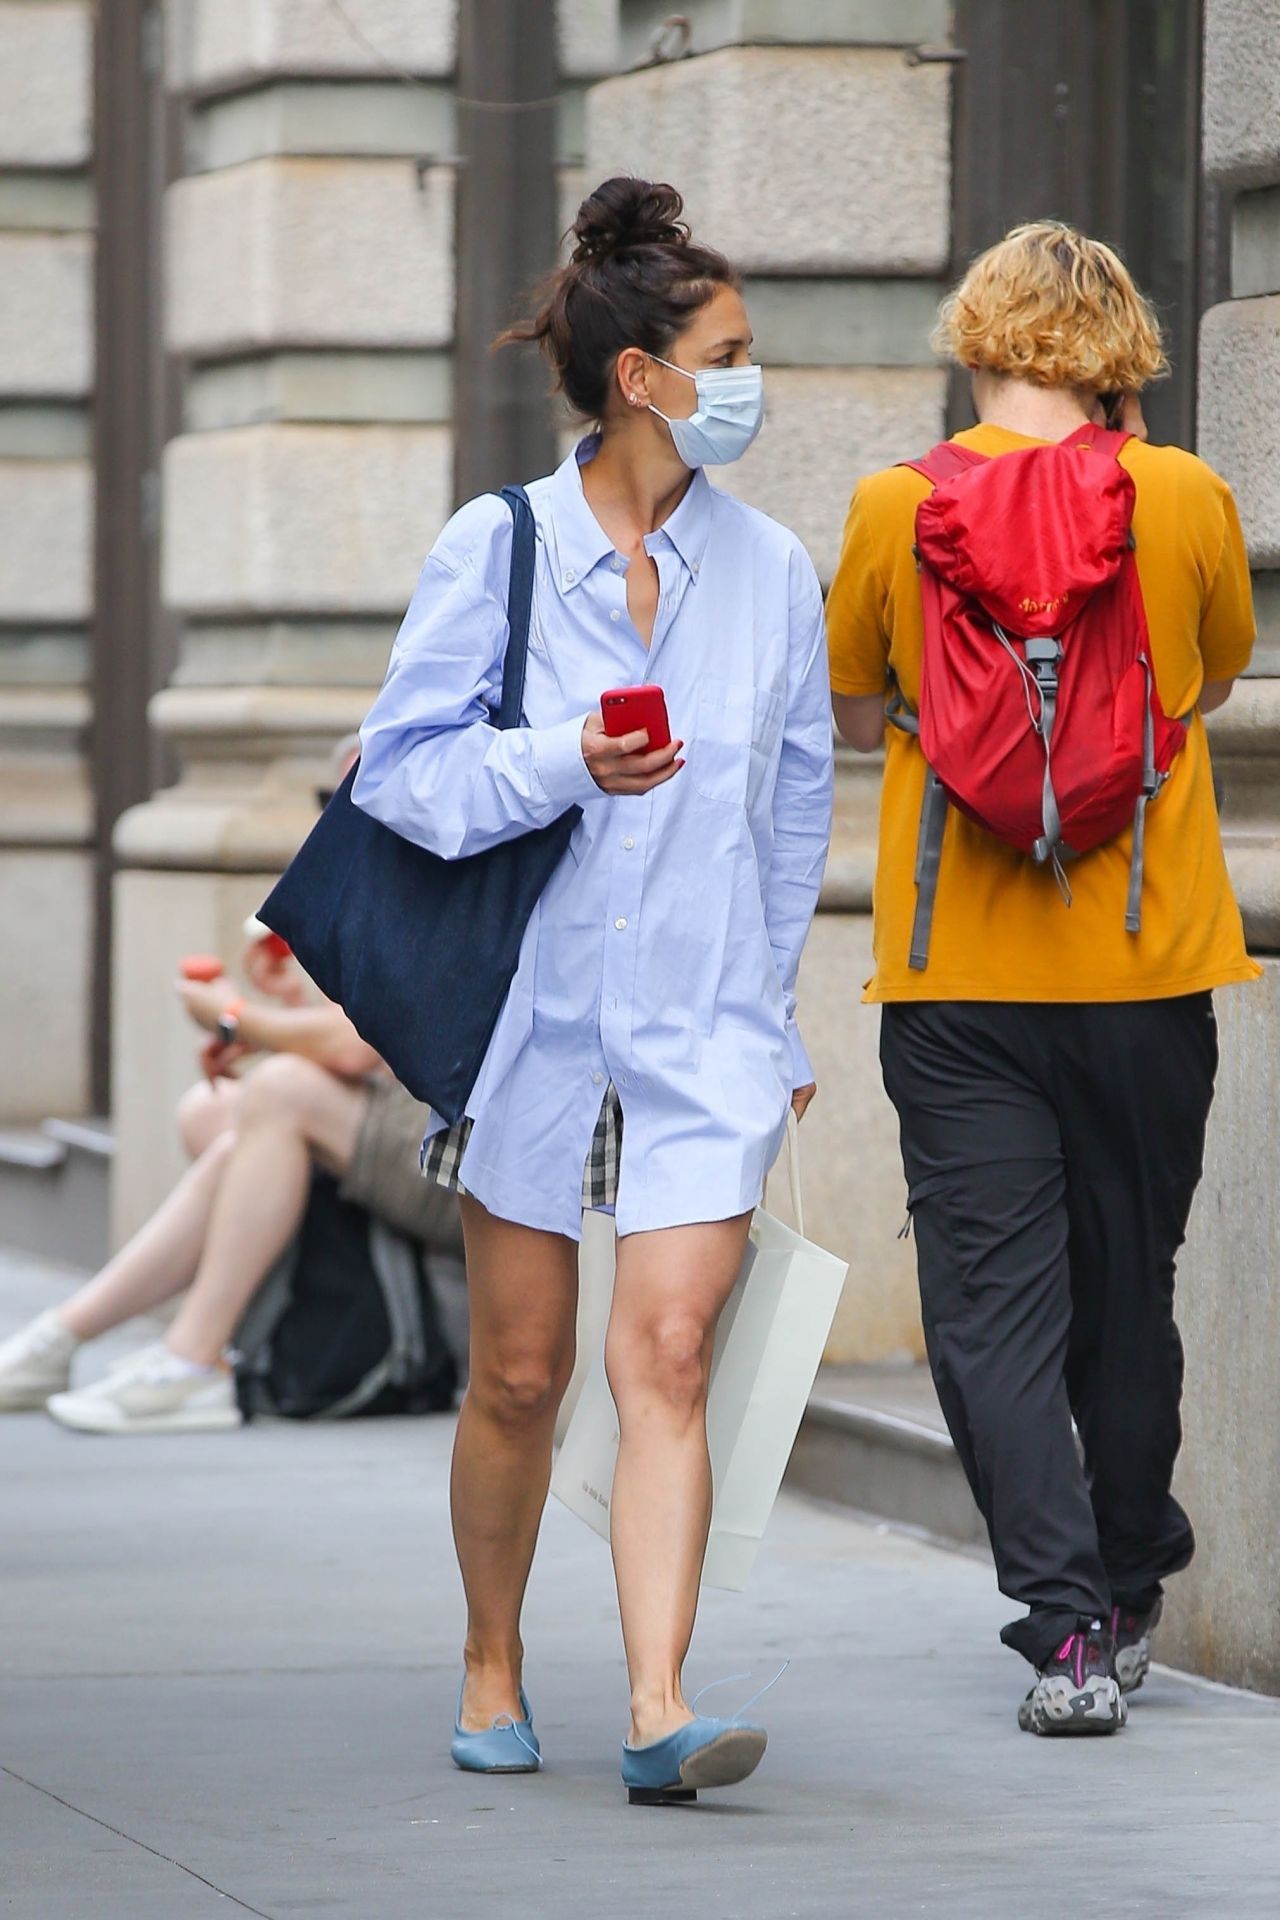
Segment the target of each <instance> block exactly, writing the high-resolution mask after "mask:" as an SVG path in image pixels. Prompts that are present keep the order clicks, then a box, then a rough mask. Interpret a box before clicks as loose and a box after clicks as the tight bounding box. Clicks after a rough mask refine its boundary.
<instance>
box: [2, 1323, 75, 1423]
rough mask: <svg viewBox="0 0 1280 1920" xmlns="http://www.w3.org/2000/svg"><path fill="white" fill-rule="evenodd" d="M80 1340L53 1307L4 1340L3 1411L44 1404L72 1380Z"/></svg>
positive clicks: (19, 1411) (22, 1409) (13, 1410)
mask: <svg viewBox="0 0 1280 1920" xmlns="http://www.w3.org/2000/svg"><path fill="white" fill-rule="evenodd" d="M79 1344H80V1342H79V1341H78V1340H77V1339H76V1337H75V1335H74V1333H71V1332H69V1331H68V1329H67V1327H66V1326H65V1325H64V1323H63V1320H62V1316H61V1315H60V1314H59V1313H57V1312H55V1310H54V1309H53V1308H52V1307H50V1308H49V1310H48V1312H47V1313H42V1314H41V1315H40V1316H39V1318H38V1319H35V1320H30V1321H28V1323H27V1325H26V1326H25V1327H20V1328H19V1329H18V1331H17V1333H15V1334H13V1335H11V1336H10V1338H9V1339H8V1340H3V1341H0V1413H23V1412H25V1411H27V1410H28V1409H29V1408H32V1407H42V1406H43V1405H44V1403H45V1401H46V1400H47V1399H48V1398H49V1396H50V1394H51V1393H61V1392H62V1391H63V1390H64V1388H66V1387H67V1386H69V1385H70V1383H71V1356H72V1354H73V1353H74V1352H75V1350H76V1348H77V1347H78V1346H79Z"/></svg>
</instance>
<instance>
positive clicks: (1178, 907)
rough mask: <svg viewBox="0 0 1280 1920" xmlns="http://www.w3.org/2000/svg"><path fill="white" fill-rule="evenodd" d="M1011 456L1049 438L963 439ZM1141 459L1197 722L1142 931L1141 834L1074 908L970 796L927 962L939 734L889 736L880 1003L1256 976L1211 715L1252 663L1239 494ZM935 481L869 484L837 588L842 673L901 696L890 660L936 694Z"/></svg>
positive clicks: (1132, 465) (1143, 578)
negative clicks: (1221, 802) (1133, 922)
mask: <svg viewBox="0 0 1280 1920" xmlns="http://www.w3.org/2000/svg"><path fill="white" fill-rule="evenodd" d="M956 438H957V440H958V441H959V442H960V444H961V445H962V446H966V447H973V448H974V449H976V451H977V452H979V453H984V454H988V455H998V454H1002V453H1008V452H1012V451H1013V450H1014V449H1016V448H1018V447H1026V446H1034V445H1036V444H1038V443H1037V442H1035V441H1033V440H1028V439H1027V438H1026V437H1025V436H1024V435H1022V434H1017V433H1010V432H1008V431H1007V430H1006V429H1005V428H1003V427H990V426H979V427H973V428H970V429H969V430H968V431H967V432H964V433H960V434H957V435H956ZM1120 458H1121V461H1122V463H1123V465H1124V466H1125V467H1126V468H1127V469H1128V470H1129V472H1130V473H1131V474H1132V476H1133V480H1134V485H1135V488H1136V492H1137V501H1136V505H1135V508H1134V516H1133V531H1134V538H1135V540H1136V543H1137V563H1138V577H1139V580H1140V582H1141V585H1142V595H1143V600H1144V603H1145V606H1146V612H1147V624H1148V627H1149V629H1150V634H1151V651H1152V655H1153V665H1154V667H1155V675H1156V684H1157V686H1158V687H1159V690H1160V698H1161V700H1162V702H1163V704H1164V709H1165V712H1166V713H1170V714H1176V715H1178V716H1179V717H1187V716H1190V725H1189V728H1188V732H1187V743H1186V746H1185V747H1184V748H1183V750H1182V752H1181V753H1180V754H1179V756H1178V758H1177V760H1176V761H1175V762H1174V766H1173V771H1172V775H1171V777H1170V779H1169V781H1168V782H1167V784H1166V785H1165V787H1164V788H1163V790H1162V791H1161V793H1160V795H1159V796H1158V798H1157V799H1156V800H1155V801H1153V802H1152V804H1151V806H1150V808H1149V809H1148V812H1147V838H1146V862H1145V875H1144V881H1143V892H1142V930H1141V932H1140V933H1138V934H1131V933H1127V932H1126V931H1125V924H1124V920H1125V901H1126V896H1127V893H1128V886H1129V854H1130V848H1131V841H1132V835H1131V833H1128V832H1126V833H1124V834H1122V835H1120V836H1119V837H1118V838H1117V839H1115V840H1113V841H1110V842H1108V843H1107V844H1106V845H1105V846H1102V847H1098V848H1096V849H1095V850H1094V851H1093V852H1092V853H1089V854H1087V855H1085V856H1084V858H1082V859H1081V860H1078V861H1076V862H1074V863H1073V864H1072V865H1071V867H1070V870H1069V871H1070V882H1071V893H1072V904H1071V905H1070V907H1068V906H1067V905H1066V904H1065V902H1064V901H1063V899H1062V898H1061V896H1060V894H1059V892H1058V888H1057V885H1056V883H1055V880H1054V877H1053V874H1052V872H1051V871H1050V870H1048V869H1047V868H1041V867H1037V866H1036V865H1035V863H1034V861H1032V860H1029V859H1028V858H1027V857H1026V855H1025V854H1022V853H1019V852H1018V851H1017V850H1016V849H1015V848H1013V847H1009V846H1006V845H1005V844H1004V843H1003V842H1002V841H1000V840H997V839H996V838H995V837H994V836H993V835H992V834H989V833H987V832H986V831H985V830H984V829H983V828H981V827H979V826H978V825H977V824H976V823H975V822H973V821H971V820H969V819H967V818H966V817H965V816H964V815H963V814H961V813H960V812H959V811H958V810H957V809H956V808H955V807H952V808H950V809H949V810H948V815H947V826H946V837H945V839H944V842H943V849H942V863H941V870H940V872H939V876H938V891H937V900H936V904H935V907H934V918H933V935H932V940H931V943H930V948H929V964H928V966H927V968H926V969H925V970H924V971H923V972H912V971H911V970H910V969H909V968H908V966H907V955H908V952H909V950H910V944H911V924H912V920H913V918H914V914H915V905H916V888H915V852H916V835H917V831H918V828H919V823H920V802H921V798H922V796H923V791H924V778H925V765H924V759H923V756H922V754H921V752H920V747H919V743H918V742H917V741H916V740H915V739H914V738H912V737H911V736H909V735H907V734H904V733H901V732H899V731H898V730H897V729H896V728H894V727H889V728H887V729H886V735H887V738H886V742H885V768H884V791H883V795H882V798H881V808H880V851H879V858H878V861H877V865H876V881H875V901H874V905H875V929H874V951H875V965H876V970H875V973H874V975H873V977H872V979H871V980H870V981H869V982H868V985H867V992H866V998H867V999H868V1000H1024V1001H1025V1000H1047V1001H1053V1000H1073V1001H1080V1000H1158V999H1165V998H1168V997H1170V996H1172V995H1174V994H1182V993H1195V992H1197V991H1199V990H1201V989H1203V988H1206V987H1219V986H1224V985H1225V984H1226V983H1227V982H1228V981H1233V980H1252V979H1254V978H1256V977H1257V975H1258V973H1259V971H1260V970H1259V968H1258V967H1257V966H1256V965H1255V964H1254V963H1253V961H1251V960H1250V959H1249V957H1248V955H1247V953H1246V952H1245V945H1244V932H1243V928H1242V927H1241V923H1240V910H1239V908H1238V907H1237V905H1236V902H1235V898H1234V896H1233V894H1232V891H1231V883H1230V880H1229V879H1228V877H1227V868H1226V862H1225V860H1224V858H1223V853H1222V842H1221V838H1220V835H1219V832H1218V813H1217V806H1216V803H1215V800H1214V793H1213V776H1212V771H1211V768H1210V764H1209V746H1208V740H1207V738H1206V735H1205V729H1204V721H1203V719H1202V718H1201V716H1200V714H1199V713H1198V712H1196V711H1194V709H1195V703H1196V701H1197V699H1198V698H1199V694H1200V689H1201V686H1202V685H1203V683H1204V682H1205V681H1206V680H1228V679H1231V678H1233V677H1234V676H1235V675H1236V674H1238V673H1240V672H1242V671H1243V669H1244V668H1245V667H1246V666H1247V665H1248V663H1249V656H1250V653H1251V651H1252V648H1253V641H1254V619H1253V603H1252V595H1251V590H1250V582H1249V563H1248V559H1247V556H1246V553H1245V546H1244V539H1243V536H1242V534H1241V531H1240V521H1239V518H1238V515H1237V513H1236V508H1235V502H1234V501H1233V500H1232V498H1231V492H1230V489H1229V488H1228V487H1227V486H1226V484H1225V482H1224V481H1222V480H1220V479H1219V478H1218V476H1217V474H1215V473H1214V472H1212V470H1211V469H1210V468H1209V467H1207V466H1205V464H1204V462H1203V461H1201V460H1197V459H1196V457H1195V456H1194V454H1190V453H1184V452H1183V451H1182V450H1181V449H1180V448H1178V447H1153V446H1149V445H1147V444H1145V443H1143V442H1141V441H1138V440H1130V441H1129V443H1128V444H1127V445H1126V446H1125V448H1124V449H1123V451H1122V453H1121V456H1120ZM928 490H929V483H928V481H927V480H925V479H923V478H922V476H921V475H920V474H918V473H914V472H912V471H911V469H910V468H907V467H890V468H887V469H886V470H885V471H884V472H882V473H876V474H873V475H872V476H871V477H870V478H869V479H867V480H863V481H862V482H861V483H860V484H859V486H858V487H857V490H856V491H855V493H854V496H853V503H852V506H851V507H850V509H849V518H848V521H847V522H846V525H845V531H844V545H843V548H842V551H841V556H840V564H839V567H838V568H837V570H836V576H835V579H834V581H833V582H832V586H831V592H830V596H829V598H828V601H827V628H828V634H829V644H830V651H831V684H832V686H833V688H834V689H835V691H836V692H837V693H843V694H853V695H861V696H867V695H871V694H876V693H881V692H883V691H884V689H885V686H886V677H887V673H888V671H889V670H892V672H893V674H894V675H895V676H896V678H897V681H898V684H899V686H900V687H901V689H902V692H903V696H904V697H905V699H906V700H907V701H908V703H909V704H910V705H911V706H912V707H913V708H915V707H916V706H917V705H918V702H919V696H920V655H921V647H922V640H923V634H922V618H921V609H920V583H919V579H918V576H917V573H916V566H915V560H914V557H913V555H912V551H911V547H912V540H913V538H914V530H915V514H916V508H917V506H918V505H919V503H920V501H921V500H922V499H923V498H924V496H925V494H926V493H927V492H928Z"/></svg>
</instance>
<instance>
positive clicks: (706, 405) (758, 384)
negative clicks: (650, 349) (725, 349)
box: [649, 353, 764, 467]
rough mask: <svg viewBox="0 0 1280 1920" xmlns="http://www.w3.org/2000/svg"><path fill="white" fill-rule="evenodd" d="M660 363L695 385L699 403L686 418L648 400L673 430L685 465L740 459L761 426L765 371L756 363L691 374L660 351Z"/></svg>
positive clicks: (653, 357) (653, 356) (720, 463)
mask: <svg viewBox="0 0 1280 1920" xmlns="http://www.w3.org/2000/svg"><path fill="white" fill-rule="evenodd" d="M649 358H650V359H651V360H656V361H657V362H658V365H659V366H660V367H670V368H671V371H672V373H682V374H683V375H684V377H685V379H686V380H692V381H693V383H694V386H695V387H696V388H697V390H698V405H697V408H696V410H695V411H694V412H693V413H691V414H690V416H689V418H688V419H687V420H679V419H673V418H672V417H671V415H670V414H666V413H663V412H662V410H661V408H660V407H655V406H654V405H653V404H652V402H651V403H650V406H649V411H650V413H656V414H657V416H658V418H659V420H665V421H666V423H667V425H668V427H669V428H670V429H671V438H672V440H673V441H674V442H675V449H676V452H677V453H678V454H679V455H680V458H681V459H682V460H683V461H684V464H685V465H686V467H727V466H728V464H729V462H730V461H731V460H740V459H741V458H742V456H743V454H744V453H745V452H746V450H747V448H748V447H749V446H750V445H751V442H752V441H753V440H754V439H755V437H756V435H757V434H758V433H759V431H760V429H761V427H762V426H763V425H764V371H763V369H762V368H760V367H702V368H701V369H700V370H699V371H698V372H697V373H690V372H689V371H688V369H687V368H686V367H677V366H673V365H672V363H671V361H670V360H664V359H663V358H662V356H661V355H660V354H657V353H654V354H650V356H649Z"/></svg>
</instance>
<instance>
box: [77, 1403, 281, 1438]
mask: <svg viewBox="0 0 1280 1920" xmlns="http://www.w3.org/2000/svg"><path fill="white" fill-rule="evenodd" d="M45 1411H46V1412H47V1413H48V1414H50V1416H51V1417H52V1418H53V1419H54V1420H56V1421H57V1423H58V1425H59V1426H60V1427H70V1428H71V1429H72V1431H73V1432H75V1433H108V1434H112V1435H121V1434H134V1433H230V1432H232V1431H233V1430H234V1429H235V1428H237V1427H242V1426H243V1425H244V1417H243V1415H242V1414H240V1413H238V1412H237V1411H235V1410H234V1409H233V1408H227V1409H225V1410H220V1411H214V1410H212V1409H204V1410H199V1409H197V1410H193V1411H192V1412H190V1413H160V1414H151V1415H147V1416H143V1417H137V1416H135V1417H126V1418H116V1419H114V1420H113V1419H109V1418H104V1416H103V1415H102V1414H101V1413H99V1412H98V1411H97V1410H96V1409H94V1408H89V1407H85V1408H80V1407H74V1408H72V1407H57V1408H55V1407H54V1406H52V1405H50V1406H48V1407H47V1408H46V1409H45Z"/></svg>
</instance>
